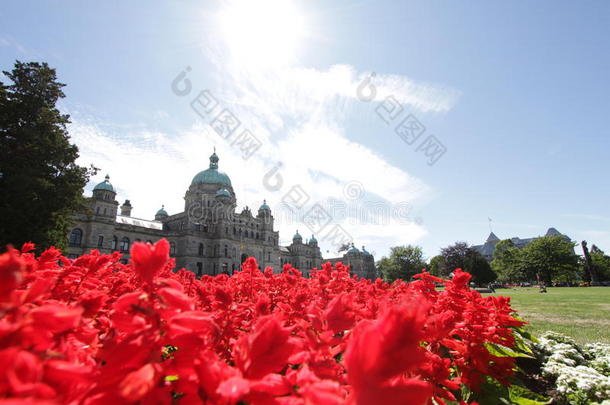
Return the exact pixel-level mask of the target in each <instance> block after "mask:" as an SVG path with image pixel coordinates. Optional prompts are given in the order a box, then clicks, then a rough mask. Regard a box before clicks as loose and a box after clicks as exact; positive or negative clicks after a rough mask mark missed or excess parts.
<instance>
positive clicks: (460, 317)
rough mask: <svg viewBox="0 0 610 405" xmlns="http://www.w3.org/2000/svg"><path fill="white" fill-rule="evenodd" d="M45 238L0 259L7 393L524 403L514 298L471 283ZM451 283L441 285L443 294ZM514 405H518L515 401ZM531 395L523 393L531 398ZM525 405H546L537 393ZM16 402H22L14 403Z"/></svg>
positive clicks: (183, 399)
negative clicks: (206, 260) (236, 266)
mask: <svg viewBox="0 0 610 405" xmlns="http://www.w3.org/2000/svg"><path fill="white" fill-rule="evenodd" d="M32 249H33V245H31V244H26V245H24V247H23V248H22V249H21V251H17V250H15V249H9V250H8V252H7V253H6V254H4V255H2V256H0V278H1V280H0V311H1V312H0V314H1V319H0V365H2V369H3V371H4V372H3V373H2V374H0V396H1V397H2V398H22V399H24V400H26V401H29V402H33V401H39V402H44V401H47V402H49V403H83V404H106V403H112V404H115V405H118V404H126V403H134V402H140V403H144V404H149V403H155V404H158V403H161V404H171V403H179V404H237V403H247V404H321V403H323V404H343V403H351V404H379V403H386V404H398V403H408V404H431V403H433V402H431V401H432V399H433V398H434V401H435V403H438V404H445V403H447V404H449V403H452V404H453V403H458V402H459V401H463V402H460V403H462V404H465V403H475V401H478V402H479V403H480V404H485V403H498V400H499V399H498V397H499V396H501V395H505V396H506V398H508V397H510V400H511V401H513V402H516V403H521V402H519V401H520V400H519V398H522V397H529V398H531V397H532V394H531V393H528V392H527V390H525V389H524V388H522V387H518V386H516V385H514V382H515V380H514V379H513V373H514V370H515V357H518V356H527V355H526V354H524V352H525V351H527V347H525V346H524V345H523V339H522V337H521V335H520V334H519V331H520V328H521V326H522V325H523V324H524V322H522V321H520V320H517V319H515V318H514V317H513V316H512V315H511V313H512V310H511V307H510V305H509V298H507V297H482V296H481V295H480V294H479V293H477V292H475V291H473V290H471V289H470V288H469V287H468V284H469V281H470V278H471V276H470V275H469V274H468V273H465V272H462V271H460V270H456V271H455V274H454V277H453V279H452V280H441V279H439V278H436V277H433V276H431V275H429V274H428V273H425V272H424V273H422V274H419V275H417V276H415V278H416V281H414V282H411V283H408V284H407V283H405V282H403V281H401V280H399V281H396V282H394V283H392V284H387V283H384V282H382V281H381V280H377V281H375V282H371V281H369V280H362V279H358V278H357V277H352V276H350V274H349V272H348V268H347V267H345V266H343V265H342V264H340V263H338V264H337V265H336V266H335V267H334V268H333V267H332V266H331V265H330V264H329V263H326V264H325V265H324V266H323V268H322V269H321V270H317V271H313V272H312V274H311V277H310V278H303V277H302V276H301V273H300V272H299V271H298V270H297V269H294V268H292V267H290V265H286V266H284V268H283V271H282V272H281V273H280V274H274V273H273V272H272V269H270V268H267V269H265V270H264V271H260V270H258V269H257V264H256V261H255V259H254V258H248V259H247V260H246V262H245V263H244V265H243V266H242V271H240V272H237V273H236V274H235V275H234V276H231V277H229V276H227V275H220V276H216V277H210V276H203V277H202V279H201V280H197V279H196V278H195V276H194V274H193V273H191V272H189V271H186V270H180V271H178V272H176V273H174V272H172V270H173V267H174V262H173V260H170V259H169V255H168V250H169V245H168V243H167V241H166V240H161V241H159V242H157V243H156V244H155V245H150V244H143V243H135V244H134V245H133V247H132V251H131V257H132V262H131V263H130V264H128V265H123V264H121V263H120V262H119V259H120V257H121V256H120V254H119V253H114V254H112V255H102V254H100V253H99V252H97V251H92V252H91V253H90V254H87V255H84V256H82V257H80V258H78V259H75V260H69V259H66V258H65V257H63V256H61V253H60V252H59V251H58V250H56V249H53V248H51V249H49V250H47V251H45V252H44V253H43V254H42V255H41V256H40V257H35V256H34V254H33V253H30V252H31V251H32ZM437 284H442V285H443V286H444V289H443V290H442V291H437V290H436V285H437ZM504 401H508V399H506V400H504ZM524 401H525V400H524ZM528 401H529V402H523V403H529V404H535V403H539V402H537V401H536V400H533V399H529V400H528ZM12 403H15V402H12Z"/></svg>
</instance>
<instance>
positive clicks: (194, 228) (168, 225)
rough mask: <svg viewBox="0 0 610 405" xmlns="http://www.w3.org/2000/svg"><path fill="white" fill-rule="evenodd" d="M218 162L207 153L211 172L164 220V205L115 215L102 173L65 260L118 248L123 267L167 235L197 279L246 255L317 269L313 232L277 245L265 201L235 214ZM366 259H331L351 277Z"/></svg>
mask: <svg viewBox="0 0 610 405" xmlns="http://www.w3.org/2000/svg"><path fill="white" fill-rule="evenodd" d="M218 160H219V159H218V156H217V155H216V153H214V154H212V156H210V167H209V168H208V169H207V170H204V171H202V172H200V173H198V174H197V175H196V176H195V177H194V178H193V180H192V182H191V185H190V186H189V189H188V190H187V191H186V194H185V196H184V200H185V206H184V212H180V213H177V214H173V215H169V214H168V213H167V212H166V211H165V209H164V207H162V208H161V209H160V210H159V211H157V213H156V215H155V219H154V220H146V219H140V218H134V217H132V216H131V210H132V206H131V202H130V201H129V200H126V201H125V202H124V203H123V204H122V205H121V207H120V215H117V211H118V209H119V203H118V202H117V201H116V191H115V189H114V187H113V186H112V185H111V184H110V179H109V177H108V176H106V179H105V181H104V182H102V183H100V184H98V185H96V186H95V188H94V189H93V195H92V197H90V198H88V209H87V210H86V212H82V213H80V214H78V215H76V216H75V217H74V227H73V229H72V231H71V232H70V235H69V243H68V245H69V247H68V255H69V257H77V256H79V255H81V254H83V253H86V252H88V251H90V250H91V249H98V250H99V251H101V252H102V253H110V252H113V251H120V252H121V253H123V261H124V262H127V260H128V259H129V248H130V246H131V244H132V243H133V242H137V241H142V242H151V243H152V242H155V241H157V240H159V239H161V238H166V239H167V240H168V241H169V242H170V255H171V256H172V257H173V258H175V260H176V267H177V268H182V267H184V268H186V269H188V270H190V271H193V272H194V273H195V274H196V275H197V276H201V275H203V274H209V275H216V274H221V273H226V274H232V273H233V272H234V271H235V270H238V269H239V268H240V265H241V263H242V262H243V261H244V260H245V259H246V258H247V257H248V256H253V257H255V258H256V260H257V261H258V263H259V265H260V267H261V268H262V269H264V268H265V267H267V266H271V267H273V269H274V271H275V272H279V271H281V266H282V265H284V264H287V263H290V264H292V265H293V266H294V267H296V268H298V269H300V270H301V271H304V275H305V276H307V275H308V273H307V271H308V270H309V269H312V268H320V266H321V264H322V261H323V259H322V254H321V252H320V248H319V246H318V242H317V240H316V239H315V238H314V237H313V235H312V237H311V238H310V239H309V240H308V241H307V242H305V243H304V242H303V238H302V236H301V235H300V234H299V233H298V231H297V233H296V234H295V235H294V237H293V240H292V243H291V244H290V245H289V246H280V245H279V234H278V232H277V231H275V230H274V219H273V215H272V213H271V209H270V208H269V206H268V205H267V204H266V203H265V202H263V204H262V205H261V206H260V207H259V209H258V211H257V212H256V214H253V213H252V211H251V210H250V209H249V208H248V207H245V208H244V209H243V210H241V212H237V211H236V196H235V192H234V191H233V187H232V184H231V180H230V178H229V176H228V175H226V174H225V173H223V172H221V171H219V170H218ZM350 250H351V249H350ZM356 250H357V249H356ZM367 255H370V254H368V253H367V254H366V255H365V254H363V253H362V252H361V254H360V255H356V254H355V252H352V253H349V252H348V253H346V255H345V256H344V257H343V258H341V259H343V260H341V259H340V258H334V259H331V261H343V262H344V263H345V264H350V263H353V269H354V273H356V274H359V275H360V276H361V277H362V276H363V275H365V274H373V273H374V259H373V257H372V255H370V258H369V256H367ZM360 256H362V257H360ZM371 266H372V267H371ZM371 269H372V270H371Z"/></svg>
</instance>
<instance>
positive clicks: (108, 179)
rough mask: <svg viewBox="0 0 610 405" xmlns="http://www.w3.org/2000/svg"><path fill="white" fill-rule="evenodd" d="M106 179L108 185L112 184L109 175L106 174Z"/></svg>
mask: <svg viewBox="0 0 610 405" xmlns="http://www.w3.org/2000/svg"><path fill="white" fill-rule="evenodd" d="M104 179H105V180H106V183H109V182H110V176H109V175H108V174H106V177H104Z"/></svg>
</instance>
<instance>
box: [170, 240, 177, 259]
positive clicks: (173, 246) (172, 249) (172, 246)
mask: <svg viewBox="0 0 610 405" xmlns="http://www.w3.org/2000/svg"><path fill="white" fill-rule="evenodd" d="M169 254H170V256H175V255H176V244H175V243H174V242H170V243H169Z"/></svg>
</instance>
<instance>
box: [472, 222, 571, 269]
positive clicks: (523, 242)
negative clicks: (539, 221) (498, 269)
mask: <svg viewBox="0 0 610 405" xmlns="http://www.w3.org/2000/svg"><path fill="white" fill-rule="evenodd" d="M544 236H563V237H565V238H566V239H567V240H571V239H570V238H569V237H568V236H567V235H564V234H562V233H561V232H559V231H558V230H557V229H555V228H549V229H548V230H547V231H546V234H545V235H544ZM538 238H540V236H535V237H533V238H525V239H521V238H517V237H513V238H510V240H511V242H513V245H515V247H516V248H519V249H523V248H524V247H526V246H527V245H529V244H530V243H532V242H533V241H534V240H536V239H538ZM500 240H501V239H500V238H498V237H497V236H496V234H494V233H493V232H492V233H490V234H489V236H488V237H487V240H486V241H485V243H484V244H482V245H476V246H473V247H472V248H473V249H475V250H476V251H477V252H479V253H480V254H481V255H482V256H483V257H484V258H485V259H486V260H487V261H488V262H491V261H492V260H493V257H494V252H495V251H496V245H497V244H498V242H500Z"/></svg>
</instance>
